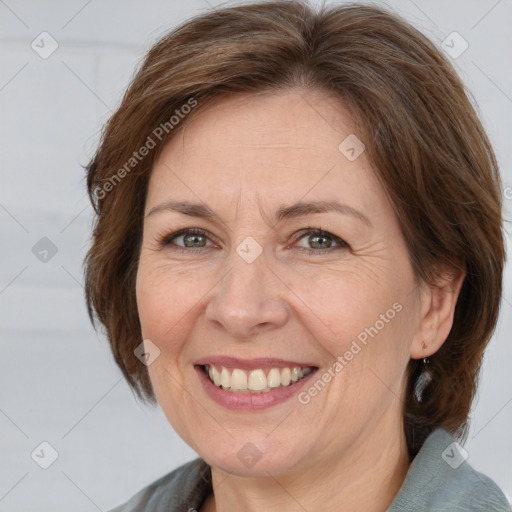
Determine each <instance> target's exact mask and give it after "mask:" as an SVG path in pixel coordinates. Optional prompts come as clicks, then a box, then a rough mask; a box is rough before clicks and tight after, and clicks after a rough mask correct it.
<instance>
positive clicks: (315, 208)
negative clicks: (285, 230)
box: [146, 201, 372, 227]
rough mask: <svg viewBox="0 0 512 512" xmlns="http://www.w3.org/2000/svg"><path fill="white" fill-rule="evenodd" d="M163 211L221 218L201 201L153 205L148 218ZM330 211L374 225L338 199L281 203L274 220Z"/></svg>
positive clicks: (169, 202) (278, 220)
mask: <svg viewBox="0 0 512 512" xmlns="http://www.w3.org/2000/svg"><path fill="white" fill-rule="evenodd" d="M161 211H175V212H178V213H182V214H184V215H189V216H191V217H201V218H204V219H207V220H212V221H214V220H220V219H219V216H218V215H217V214H216V213H215V212H214V211H213V210H212V209H211V208H210V207H209V206H207V205H205V204H201V203H192V202H190V201H167V202H165V203H162V204H159V205H157V206H153V208H151V210H150V211H149V213H148V214H147V215H146V218H147V217H149V216H150V215H153V214H155V213H157V212H161ZM329 211H336V212H338V213H342V214H343V215H349V216H351V217H354V218H355V219H357V220H359V221H361V222H362V223H364V224H366V225H367V226H369V227H372V223H371V222H370V219H369V218H368V217H367V216H366V215H364V214H363V213H362V212H360V211H359V210H356V209H355V208H353V207H352V206H349V205H348V204H343V203H340V202H338V201H308V202H304V201H298V202H297V203H295V204H292V205H289V206H286V205H281V206H280V207H279V208H278V209H277V210H276V212H275V214H274V220H275V221H276V222H280V221H282V220H285V219H292V218H296V217H303V216H306V215H310V214H314V213H324V212H329Z"/></svg>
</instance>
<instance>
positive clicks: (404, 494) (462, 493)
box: [387, 429, 512, 512]
mask: <svg viewBox="0 0 512 512" xmlns="http://www.w3.org/2000/svg"><path fill="white" fill-rule="evenodd" d="M467 456H468V454H467V452H466V450H465V449H464V448H463V447H462V446H461V445H460V444H458V443H457V442H456V441H455V439H454V438H453V437H452V436H451V435H450V434H449V433H448V432H447V431H446V430H444V429H437V430H436V431H434V432H433V433H432V434H431V435H430V436H429V437H428V438H427V440H426V441H425V443H424V445H423V446H422V448H421V450H420V451H419V453H418V455H417V456H416V457H415V458H414V460H413V462H412V464H411V466H410V468H409V471H408V473H407V476H406V478H405V481H404V483H403V485H402V487H401V488H400V491H399V492H398V494H397V496H396V497H395V500H394V501H393V503H392V504H391V506H390V507H389V508H388V511H387V512H405V511H409V510H415V511H434V510H435V511H436V512H463V511H464V512H468V511H471V512H480V511H481V512H484V511H486V512H488V511H494V512H511V510H512V509H511V507H510V505H509V503H508V500H507V498H506V497H505V495H504V494H503V492H502V491H501V489H500V488H499V487H498V486H497V485H496V483H495V482H494V481H493V480H492V479H490V478H489V477H488V476H486V475H484V474H483V473H480V472H478V471H476V470H475V469H473V467H472V466H471V465H470V464H469V463H468V462H467V460H466V459H467Z"/></svg>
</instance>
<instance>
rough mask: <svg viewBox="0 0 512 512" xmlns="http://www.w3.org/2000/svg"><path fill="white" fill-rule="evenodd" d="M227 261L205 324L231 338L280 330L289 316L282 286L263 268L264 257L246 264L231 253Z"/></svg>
mask: <svg viewBox="0 0 512 512" xmlns="http://www.w3.org/2000/svg"><path fill="white" fill-rule="evenodd" d="M231 262H232V264H231V265H230V268H229V270H228V271H227V273H226V272H225V273H224V277H223V278H222V279H221V281H220V283H218V285H217V286H216V287H215V288H214V293H213V296H212V298H211V300H210V301H209V303H208V305H207V307H206V311H205V316H206V320H207V322H208V323H209V324H211V325H213V326H214V327H215V328H216V329H220V330H223V331H224V335H226V336H230V337H231V338H235V339H247V338H250V337H253V336H256V335H257V334H260V333H263V332H266V331H269V330H273V329H278V328H279V327H282V326H283V325H284V324H285V323H286V321H287V318H288V315H289V310H288V308H287V307H286V302H285V300H284V294H283V289H286V287H285V286H284V285H283V283H282V281H281V280H280V279H279V278H278V277H277V276H276V272H275V271H274V270H272V269H270V268H269V267H268V266H267V264H266V260H265V258H264V255H263V254H261V255H260V256H259V257H258V258H257V259H256V260H255V261H253V262H251V263H248V262H246V261H244V260H243V259H242V258H240V257H239V256H238V254H234V255H233V258H232V259H231Z"/></svg>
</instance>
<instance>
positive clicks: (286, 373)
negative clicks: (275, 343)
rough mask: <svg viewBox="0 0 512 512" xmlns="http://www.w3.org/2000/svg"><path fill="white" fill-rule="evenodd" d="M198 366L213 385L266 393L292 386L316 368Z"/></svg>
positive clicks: (228, 389)
mask: <svg viewBox="0 0 512 512" xmlns="http://www.w3.org/2000/svg"><path fill="white" fill-rule="evenodd" d="M200 366H201V368H202V369H203V371H204V373H205V374H206V376H207V377H208V378H209V379H210V381H211V382H212V383H213V384H214V385H215V386H217V387H220V388H222V389H223V390H224V391H228V392H231V393H268V392H269V391H272V390H273V389H277V388H285V387H289V386H292V385H293V384H295V383H297V382H299V381H300V380H302V379H303V378H304V377H306V376H307V375H309V374H310V373H312V372H314V371H316V370H317V369H318V368H317V367H316V366H304V367H300V366H294V367H283V368H276V367H274V368H256V369H253V370H242V369H239V368H233V369H228V368H226V367H224V366H217V367H216V366H215V365H212V364H204V365H200Z"/></svg>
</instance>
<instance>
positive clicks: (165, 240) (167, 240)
mask: <svg viewBox="0 0 512 512" xmlns="http://www.w3.org/2000/svg"><path fill="white" fill-rule="evenodd" d="M313 234H314V235H317V236H318V235H319V236H322V237H326V238H331V239H332V240H333V241H335V242H336V243H337V244H338V247H329V248H327V249H306V248H304V247H299V250H301V251H306V252H307V253H308V254H310V255H313V254H317V255H319V254H325V253H330V252H332V250H335V249H344V248H345V249H350V246H349V245H348V244H347V243H346V242H345V241H344V240H342V239H341V238H339V237H337V236H336V235H333V234H332V233H329V232H328V231H324V230H322V229H318V228H311V227H309V228H307V229H303V230H301V231H299V234H298V235H297V237H296V239H295V241H299V240H301V239H302V238H304V236H306V235H313ZM188 235H201V236H205V237H208V233H207V232H206V231H204V230H203V229H199V228H187V229H181V230H179V231H176V232H175V233H171V234H167V235H164V236H162V237H161V238H160V240H159V242H158V244H159V246H160V248H161V249H163V248H164V247H168V246H170V245H174V247H173V250H177V251H179V252H182V253H190V251H201V250H202V249H206V248H207V247H187V248H186V247H182V246H179V245H175V244H172V243H171V242H172V241H173V240H175V239H176V238H178V237H180V236H188Z"/></svg>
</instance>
